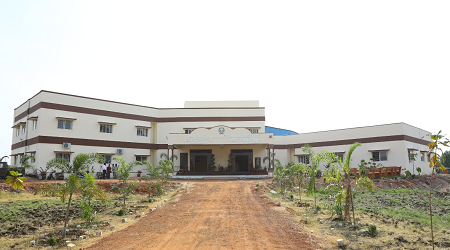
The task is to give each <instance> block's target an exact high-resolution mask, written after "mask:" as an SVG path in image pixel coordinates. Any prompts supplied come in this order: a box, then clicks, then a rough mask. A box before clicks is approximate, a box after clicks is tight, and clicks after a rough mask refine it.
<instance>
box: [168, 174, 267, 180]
mask: <svg viewBox="0 0 450 250" xmlns="http://www.w3.org/2000/svg"><path fill="white" fill-rule="evenodd" d="M265 178H271V176H269V175H173V176H171V177H170V179H177V180H246V179H265Z"/></svg>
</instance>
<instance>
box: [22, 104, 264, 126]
mask: <svg viewBox="0 0 450 250" xmlns="http://www.w3.org/2000/svg"><path fill="white" fill-rule="evenodd" d="M40 108H45V109H54V110H60V111H69V112H75V113H82V114H90V115H100V116H107V117H116V118H123V119H130V120H138V121H146V122H215V121H265V117H264V116H249V117H247V116H245V117H244V116H238V117H164V118H158V117H152V116H143V115H135V114H127V113H120V112H115V111H107V110H100V109H92V108H84V107H76V106H70V105H64V104H56V103H49V102H40V103H38V104H36V105H34V106H33V107H31V108H30V109H28V110H26V111H24V112H22V113H21V114H19V115H18V116H16V117H15V119H14V122H17V121H19V120H20V119H22V118H24V117H26V116H27V114H31V113H33V112H34V111H36V110H38V109H40Z"/></svg>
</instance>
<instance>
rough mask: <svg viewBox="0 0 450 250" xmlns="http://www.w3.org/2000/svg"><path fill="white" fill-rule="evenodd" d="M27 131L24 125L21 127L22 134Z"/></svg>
mask: <svg viewBox="0 0 450 250" xmlns="http://www.w3.org/2000/svg"><path fill="white" fill-rule="evenodd" d="M26 130H27V126H26V125H23V126H22V134H25V131H26Z"/></svg>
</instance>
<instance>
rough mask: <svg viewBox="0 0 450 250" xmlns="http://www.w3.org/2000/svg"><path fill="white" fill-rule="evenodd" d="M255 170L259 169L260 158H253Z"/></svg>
mask: <svg viewBox="0 0 450 250" xmlns="http://www.w3.org/2000/svg"><path fill="white" fill-rule="evenodd" d="M255 168H256V169H260V168H261V157H255Z"/></svg>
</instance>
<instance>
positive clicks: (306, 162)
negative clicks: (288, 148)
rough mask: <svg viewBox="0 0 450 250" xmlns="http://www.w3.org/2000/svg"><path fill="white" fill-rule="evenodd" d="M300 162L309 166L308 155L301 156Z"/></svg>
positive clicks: (299, 157)
mask: <svg viewBox="0 0 450 250" xmlns="http://www.w3.org/2000/svg"><path fill="white" fill-rule="evenodd" d="M298 162H299V163H303V164H309V157H308V156H307V155H299V156H298Z"/></svg>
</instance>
